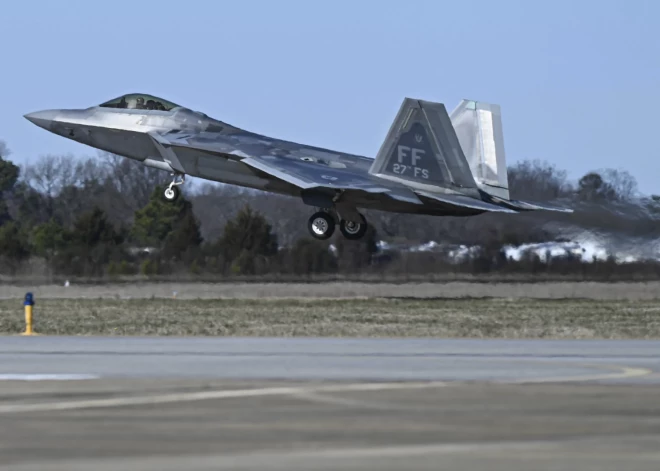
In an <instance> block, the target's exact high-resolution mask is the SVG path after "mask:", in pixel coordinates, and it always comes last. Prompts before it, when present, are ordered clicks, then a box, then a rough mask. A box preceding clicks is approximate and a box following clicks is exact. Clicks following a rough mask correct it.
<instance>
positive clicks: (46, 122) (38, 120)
mask: <svg viewBox="0 0 660 471" xmlns="http://www.w3.org/2000/svg"><path fill="white" fill-rule="evenodd" d="M57 115H58V110H44V111H35V112H34V113H28V114H26V115H25V119H27V120H28V121H30V122H32V123H34V124H36V125H37V126H39V127H40V128H44V129H49V128H50V125H51V123H52V122H53V121H55V118H56V117H57Z"/></svg>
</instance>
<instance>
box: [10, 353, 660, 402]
mask: <svg viewBox="0 0 660 471" xmlns="http://www.w3.org/2000/svg"><path fill="white" fill-rule="evenodd" d="M590 366H592V367H595V368H599V369H608V370H618V371H613V372H611V373H603V374H600V375H596V374H594V375H589V376H584V375H583V376H572V377H565V378H537V379H524V380H511V381H502V383H513V384H519V383H546V382H560V381H562V382H566V381H572V382H575V381H597V380H606V379H623V378H631V377H636V376H645V375H648V374H650V373H651V370H648V369H645V368H631V367H626V366H615V365H590ZM495 382H496V383H498V382H499V381H495ZM450 384H457V383H448V382H444V381H431V382H410V383H406V382H400V383H357V384H337V385H328V386H311V387H309V386H307V387H305V386H301V387H272V388H257V389H234V390H223V391H201V392H192V393H174V394H162V395H154V396H137V397H114V398H109V399H90V400H81V401H66V402H51V403H38V404H7V405H3V406H0V414H13V413H20V412H50V411H60V410H77V409H98V408H110V407H129V406H141V405H156V404H168V403H175V402H194V401H206V400H212V399H215V400H218V399H230V398H248V397H263V396H295V395H303V396H304V395H305V394H314V393H332V392H351V391H387V390H395V389H401V390H406V389H426V388H438V387H444V386H448V385H450Z"/></svg>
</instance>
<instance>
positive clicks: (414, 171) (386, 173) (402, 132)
mask: <svg viewBox="0 0 660 471" xmlns="http://www.w3.org/2000/svg"><path fill="white" fill-rule="evenodd" d="M369 173H370V174H372V175H375V176H378V177H381V178H386V179H388V180H393V181H398V182H401V183H405V184H406V185H407V186H409V187H412V188H416V189H419V190H425V191H431V192H437V191H438V189H440V188H444V189H448V190H452V189H453V190H455V191H460V192H461V193H462V194H467V195H474V196H477V197H478V194H479V191H478V188H477V185H476V183H475V180H474V178H473V176H472V173H471V171H470V166H469V165H468V162H467V160H466V159H465V156H464V155H463V151H462V149H461V145H460V144H459V140H458V138H457V136H456V132H455V131H454V127H453V126H452V123H451V120H450V119H449V114H448V113H447V110H446V108H445V105H443V104H442V103H432V102H428V101H422V100H414V99H412V98H406V99H405V100H404V101H403V103H402V105H401V108H400V109H399V113H398V114H397V116H396V119H395V120H394V123H393V124H392V126H391V127H390V130H389V132H388V134H387V136H386V138H385V141H384V142H383V145H382V146H381V148H380V150H379V151H378V155H377V156H376V159H375V160H374V163H373V164H372V165H371V168H370V169H369Z"/></svg>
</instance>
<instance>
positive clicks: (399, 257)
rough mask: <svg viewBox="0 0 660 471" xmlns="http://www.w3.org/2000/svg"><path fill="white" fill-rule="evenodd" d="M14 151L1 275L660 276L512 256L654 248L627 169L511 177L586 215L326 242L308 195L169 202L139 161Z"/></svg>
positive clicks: (394, 229) (381, 215) (1, 168)
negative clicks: (620, 245)
mask: <svg viewBox="0 0 660 471" xmlns="http://www.w3.org/2000/svg"><path fill="white" fill-rule="evenodd" d="M9 156H10V153H9V149H8V148H7V146H6V145H5V143H4V142H2V141H0V275H9V276H11V275H24V276H36V275H39V276H44V275H45V276H51V277H53V276H67V277H80V278H85V277H87V278H104V277H117V276H131V275H144V276H167V275H181V274H184V273H185V274H189V275H200V276H201V275H208V276H222V277H228V276H255V275H265V274H270V275H273V274H286V275H294V276H307V275H313V274H356V273H365V274H370V273H371V274H376V273H388V274H422V275H423V274H438V273H445V272H448V271H451V272H461V273H485V272H501V273H538V272H547V271H551V272H554V273H582V274H585V273H587V274H588V273H590V272H592V271H593V272H594V273H596V272H598V273H601V272H607V273H639V272H642V273H644V274H646V275H649V276H655V275H656V271H658V272H659V273H660V270H657V267H656V265H657V264H655V263H652V262H640V263H637V264H632V265H631V264H628V265H626V266H625V267H624V266H622V265H620V264H617V263H614V262H613V261H612V260H609V261H605V262H600V263H596V264H589V266H585V264H584V263H581V262H579V261H578V260H571V259H570V258H569V259H567V260H562V261H557V262H553V263H542V262H541V261H540V260H537V259H535V258H534V257H531V258H529V257H528V258H525V259H523V260H520V261H516V262H513V261H511V260H507V259H506V257H505V256H504V255H503V252H502V247H504V246H506V245H521V244H525V243H534V242H545V241H552V240H561V239H566V238H570V237H572V236H573V235H576V234H582V235H584V234H590V235H593V236H594V237H599V236H600V237H602V236H603V235H606V236H607V237H609V238H610V239H612V240H617V238H619V239H621V240H627V239H630V238H638V239H639V240H643V241H648V242H649V243H650V242H651V241H653V240H654V239H655V238H657V237H658V235H659V234H658V232H659V231H660V221H659V219H658V217H657V216H658V215H660V198H659V197H657V196H650V197H645V196H643V195H640V194H639V192H638V190H637V184H636V182H635V179H634V178H633V177H632V176H631V175H630V174H629V173H627V172H626V171H624V170H620V169H616V170H615V169H603V170H598V171H593V172H589V173H587V174H586V175H584V176H583V177H582V178H580V179H579V180H578V181H577V182H571V181H569V179H568V178H567V174H566V172H565V171H562V170H559V169H557V168H556V167H555V166H553V165H550V164H548V163H546V162H540V161H522V162H520V163H517V164H516V165H513V166H511V167H510V168H509V174H508V176H509V186H510V191H511V197H512V198H514V199H525V200H532V201H546V202H550V201H553V202H557V203H561V204H565V205H567V206H570V207H574V208H576V212H575V213H573V214H561V213H541V212H533V213H522V214H516V215H501V214H498V215H494V214H483V215H480V216H474V217H470V218H458V217H429V216H412V215H405V214H395V213H386V212H378V211H365V215H366V217H367V219H368V221H369V223H370V229H369V232H368V234H367V235H366V236H365V237H364V238H363V239H362V240H360V241H348V240H345V239H344V238H343V237H341V235H336V236H333V238H331V239H330V240H329V241H317V240H314V239H312V238H311V237H310V236H309V235H308V233H307V229H306V222H307V218H308V217H309V216H310V215H311V213H312V212H313V211H312V209H313V208H310V207H308V206H305V205H304V204H303V203H302V202H301V201H299V200H298V199H296V198H289V197H284V196H277V195H272V194H267V193H263V192H259V191H255V190H248V189H243V188H239V187H234V186H231V185H220V184H210V183H205V182H194V184H190V183H186V185H184V186H183V187H182V190H183V191H182V198H180V199H178V200H177V201H176V202H174V203H170V202H165V201H163V199H162V197H161V195H162V192H163V189H164V187H165V186H166V185H167V184H169V180H170V177H169V175H168V174H167V173H166V172H162V171H159V170H155V169H150V168H147V167H144V166H143V165H141V164H140V163H138V162H135V161H132V160H130V159H126V158H122V157H118V156H115V155H111V154H104V153H100V154H99V155H98V156H96V157H90V158H85V159H79V158H74V157H71V156H61V155H46V156H43V157H41V158H39V159H37V160H36V161H35V162H33V163H31V164H25V165H21V166H18V165H16V164H15V163H13V162H12V161H11V160H10V158H9ZM379 241H387V242H388V243H390V244H391V245H398V246H411V245H415V244H420V243H424V242H428V241H436V242H441V243H443V244H448V245H451V244H454V245H465V246H474V247H478V248H479V250H478V251H477V252H476V253H475V255H474V256H472V257H470V258H469V259H467V260H464V261H463V262H461V263H457V262H456V261H452V260H448V259H447V257H446V254H442V253H414V252H406V251H392V250H383V249H382V248H381V247H380V246H379ZM631 276H632V275H631Z"/></svg>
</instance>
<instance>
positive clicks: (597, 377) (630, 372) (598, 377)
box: [502, 363, 653, 384]
mask: <svg viewBox="0 0 660 471" xmlns="http://www.w3.org/2000/svg"><path fill="white" fill-rule="evenodd" d="M557 364H561V365H566V363H557ZM575 366H580V367H583V368H584V367H586V368H594V369H598V370H610V371H612V372H611V373H600V374H593V375H580V376H556V377H548V378H536V379H517V380H516V379H514V380H511V381H506V380H504V381H502V382H503V383H508V384H526V383H565V382H573V383H575V382H582V381H604V380H607V379H627V378H635V377H639V376H648V375H650V374H651V373H653V371H652V370H649V369H648V368H633V367H629V366H617V365H600V364H598V365H594V364H588V365H587V364H584V363H579V364H575Z"/></svg>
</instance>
